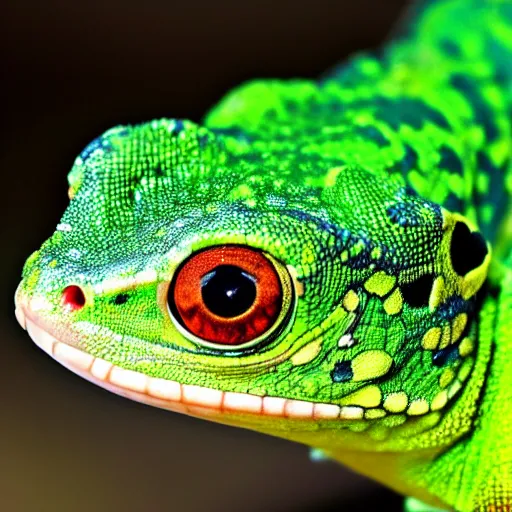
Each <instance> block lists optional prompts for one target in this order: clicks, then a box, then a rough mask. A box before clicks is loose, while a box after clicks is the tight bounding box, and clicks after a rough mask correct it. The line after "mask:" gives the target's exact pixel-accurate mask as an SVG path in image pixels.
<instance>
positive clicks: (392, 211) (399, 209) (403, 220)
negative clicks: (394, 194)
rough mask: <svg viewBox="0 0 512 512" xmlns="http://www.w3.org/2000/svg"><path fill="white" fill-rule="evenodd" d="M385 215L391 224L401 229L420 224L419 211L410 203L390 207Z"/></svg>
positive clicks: (415, 205)
mask: <svg viewBox="0 0 512 512" xmlns="http://www.w3.org/2000/svg"><path fill="white" fill-rule="evenodd" d="M386 213H387V215H388V217H389V220H390V221H391V222H393V223H394V224H398V225H399V226H401V227H403V228H405V227H412V226H419V225H420V224H421V211H420V210H419V208H418V205H417V204H414V203H411V202H403V203H396V204H394V205H392V206H390V207H389V208H388V209H387V210H386Z"/></svg>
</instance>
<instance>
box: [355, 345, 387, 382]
mask: <svg viewBox="0 0 512 512" xmlns="http://www.w3.org/2000/svg"><path fill="white" fill-rule="evenodd" d="M392 364H393V358H392V357H391V356H390V355H389V354H388V353H387V352H384V351H383V350H366V351H365V352H361V353H360V354H358V355H357V356H356V357H355V358H354V359H353V360H352V364H351V368H352V381H354V382H359V381H362V380H370V379H376V378H378V377H382V376H383V375H386V373H388V372H389V370H390V368H391V365H392Z"/></svg>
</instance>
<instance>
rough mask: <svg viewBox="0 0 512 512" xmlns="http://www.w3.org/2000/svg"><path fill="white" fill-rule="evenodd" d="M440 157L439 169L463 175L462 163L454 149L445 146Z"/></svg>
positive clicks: (440, 152)
mask: <svg viewBox="0 0 512 512" xmlns="http://www.w3.org/2000/svg"><path fill="white" fill-rule="evenodd" d="M439 157H440V160H439V167H440V168H441V169H447V170H448V171H450V172H457V173H459V174H462V172H463V168H462V162H461V160H460V158H459V156H458V155H457V153H455V151H453V149H451V148H449V147H447V146H443V147H442V148H441V150H440V151H439Z"/></svg>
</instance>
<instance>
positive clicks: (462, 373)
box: [458, 357, 473, 382]
mask: <svg viewBox="0 0 512 512" xmlns="http://www.w3.org/2000/svg"><path fill="white" fill-rule="evenodd" d="M471 368H473V358H472V357H468V358H467V359H466V360H465V361H464V363H463V364H462V366H461V367H460V370H459V375H458V378H459V380H460V381H461V382H464V381H465V380H466V379H467V378H468V377H469V374H470V373H471Z"/></svg>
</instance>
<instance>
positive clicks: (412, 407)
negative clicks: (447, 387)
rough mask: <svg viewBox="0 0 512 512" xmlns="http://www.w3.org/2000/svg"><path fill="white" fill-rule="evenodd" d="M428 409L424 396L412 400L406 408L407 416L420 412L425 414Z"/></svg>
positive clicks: (419, 413)
mask: <svg viewBox="0 0 512 512" xmlns="http://www.w3.org/2000/svg"><path fill="white" fill-rule="evenodd" d="M428 411H429V406H428V402H427V401H426V400H425V399H424V398H418V399H417V400H413V401H412V402H411V403H410V404H409V407H408V408H407V414H408V415H409V416H420V415H421V414H426V413H427V412H428Z"/></svg>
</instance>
